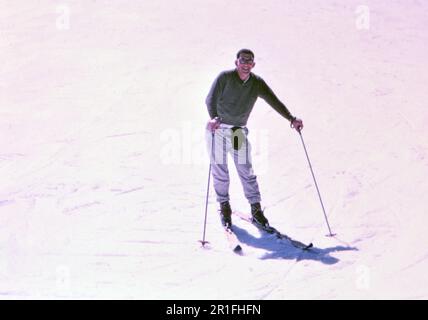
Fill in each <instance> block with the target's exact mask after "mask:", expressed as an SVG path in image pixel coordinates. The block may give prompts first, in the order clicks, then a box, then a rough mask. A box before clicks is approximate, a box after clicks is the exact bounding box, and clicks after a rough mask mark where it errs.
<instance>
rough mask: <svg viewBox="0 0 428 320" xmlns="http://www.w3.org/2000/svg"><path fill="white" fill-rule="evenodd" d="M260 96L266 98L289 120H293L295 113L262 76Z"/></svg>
mask: <svg viewBox="0 0 428 320" xmlns="http://www.w3.org/2000/svg"><path fill="white" fill-rule="evenodd" d="M259 97H260V98H262V99H263V100H265V101H266V102H267V103H268V104H269V105H270V106H271V107H272V108H273V109H275V110H276V111H277V112H278V113H279V114H280V115H282V116H283V117H284V118H286V119H287V120H289V121H291V120H293V118H294V117H293V115H292V114H291V112H290V111H289V110H288V109H287V107H286V106H285V105H284V104H283V103H282V102H281V101H280V100H279V99H278V98H277V96H276V95H275V93H274V92H273V91H272V89H271V88H270V87H269V86H268V85H267V84H266V82H265V81H264V80H263V79H261V78H260V87H259Z"/></svg>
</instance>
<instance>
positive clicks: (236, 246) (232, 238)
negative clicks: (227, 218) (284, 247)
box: [224, 211, 313, 255]
mask: <svg viewBox="0 0 428 320" xmlns="http://www.w3.org/2000/svg"><path fill="white" fill-rule="evenodd" d="M233 214H234V215H236V216H237V217H239V218H241V219H242V220H244V221H247V222H249V223H251V224H253V225H254V226H256V227H257V228H258V229H259V230H261V231H264V232H266V233H269V234H274V235H275V236H276V237H277V238H278V239H282V240H287V241H288V242H289V243H290V244H291V245H292V246H294V247H295V248H298V249H301V250H304V251H308V250H310V249H311V248H312V247H313V244H312V243H309V244H304V243H302V242H300V241H297V240H294V239H292V238H291V237H289V236H288V235H286V234H283V233H281V232H279V231H278V230H277V229H275V228H274V227H271V226H263V225H260V224H258V223H257V222H255V221H254V219H253V217H251V216H250V215H248V214H245V213H242V212H239V211H235V212H233ZM224 230H225V233H226V238H227V240H228V242H229V245H230V248H231V249H232V251H233V252H234V253H236V254H240V255H242V254H243V252H242V246H241V244H240V242H239V240H238V238H237V236H236V234H235V233H234V232H233V229H232V227H229V226H228V227H225V229H224Z"/></svg>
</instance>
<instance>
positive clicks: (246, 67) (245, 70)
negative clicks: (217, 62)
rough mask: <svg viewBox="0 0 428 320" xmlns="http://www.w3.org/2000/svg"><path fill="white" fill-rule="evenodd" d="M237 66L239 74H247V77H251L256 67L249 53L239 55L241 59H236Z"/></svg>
mask: <svg viewBox="0 0 428 320" xmlns="http://www.w3.org/2000/svg"><path fill="white" fill-rule="evenodd" d="M235 64H236V67H237V69H238V72H240V73H241V74H245V75H249V74H250V72H251V70H252V69H253V68H254V66H255V65H256V64H255V63H254V58H253V56H252V55H251V54H247V53H241V54H240V55H239V58H238V59H236V62H235Z"/></svg>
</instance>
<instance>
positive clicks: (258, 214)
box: [251, 202, 269, 228]
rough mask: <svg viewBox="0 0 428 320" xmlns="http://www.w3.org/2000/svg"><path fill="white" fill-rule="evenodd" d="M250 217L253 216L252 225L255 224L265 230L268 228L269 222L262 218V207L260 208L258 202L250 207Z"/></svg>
mask: <svg viewBox="0 0 428 320" xmlns="http://www.w3.org/2000/svg"><path fill="white" fill-rule="evenodd" d="M251 215H252V216H253V222H254V223H256V224H258V225H260V226H262V227H265V228H268V227H269V221H268V219H266V217H265V216H264V214H263V210H262V207H261V206H260V203H259V202H257V203H253V204H252V205H251Z"/></svg>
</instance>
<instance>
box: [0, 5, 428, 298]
mask: <svg viewBox="0 0 428 320" xmlns="http://www.w3.org/2000/svg"><path fill="white" fill-rule="evenodd" d="M360 4H361V3H360V2H358V1H348V2H346V3H343V2H341V1H338V0H328V1H324V0H323V1H321V0H316V1H310V3H309V1H299V2H295V1H275V0H270V1H265V2H263V3H261V2H260V3H251V4H250V5H246V6H242V4H240V3H238V2H237V3H235V2H230V1H229V2H228V1H217V2H211V3H205V4H204V5H203V6H201V5H200V3H199V2H196V0H189V1H186V3H185V4H183V3H182V2H179V1H175V0H173V1H168V2H164V1H151V0H150V1H144V2H141V3H135V2H121V3H120V4H118V3H114V2H111V1H108V0H103V1H97V2H93V3H88V2H85V1H74V2H73V3H70V4H68V6H69V8H70V16H69V25H68V28H66V29H61V25H59V26H58V25H57V23H60V22H61V21H64V20H61V21H59V20H57V19H58V18H59V16H60V13H58V12H57V11H56V9H57V6H58V4H57V3H56V2H54V1H51V0H43V1H38V2H37V3H36V2H34V1H29V2H27V3H26V5H25V6H23V4H22V3H7V4H6V3H4V4H3V3H2V4H0V30H2V37H1V39H2V40H1V41H0V58H2V61H6V62H7V63H4V64H3V65H2V66H1V67H0V69H1V74H2V80H1V81H0V87H1V90H0V150H1V151H0V176H1V177H2V178H1V180H2V184H1V185H0V299H33V298H37V299H103V298H107V299H111V298H113V299H116V298H117V299H136V298H137V299H289V298H297V299H307V298H309V299H338V298H339V299H342V298H345V299H346V298H356V299H370V298H373V299H378V298H393V299H403V298H404V299H412V298H416V299H426V298H427V297H428V292H427V289H426V288H427V287H428V283H427V280H426V279H425V278H423V277H422V278H421V277H420V275H421V274H424V273H425V270H426V269H427V266H428V265H427V263H428V262H427V257H428V251H427V249H425V248H424V247H423V246H422V247H421V245H420V244H421V243H426V242H427V235H426V230H425V229H426V227H425V226H426V221H427V218H426V209H425V207H426V206H425V203H424V199H425V195H426V191H427V190H428V183H427V181H426V177H427V176H428V157H427V153H428V143H427V140H426V138H425V137H426V130H427V129H426V123H427V122H428V112H427V111H426V108H425V106H424V104H425V101H427V99H428V90H427V88H426V83H428V76H427V75H426V73H425V72H423V71H424V70H426V69H427V67H428V60H427V58H426V56H427V54H426V52H427V48H426V43H428V39H427V38H428V33H427V32H424V31H426V29H427V28H428V25H427V19H426V12H427V9H428V5H427V4H426V3H425V2H422V1H413V2H411V3H409V2H408V1H404V0H394V1H389V2H388V3H384V2H382V1H375V0H371V1H368V2H367V8H368V9H369V10H370V28H369V29H368V30H365V29H358V28H357V27H356V22H357V16H356V9H357V7H358V6H359V5H360ZM237 14H239V15H240V16H242V15H244V16H248V17H251V19H248V20H247V19H242V20H239V21H237V20H236V18H235V17H236V15H237ZM189 17H192V19H191V20H192V21H190V20H189V19H188V18H189ZM219 19H220V20H221V21H218V20H219ZM195 25H198V28H196V29H195V28H194V26H195ZM267 35H270V36H267ZM273 38H275V41H272V39H273ZM207 39H209V41H208V40H207ZM241 47H250V48H252V49H254V51H255V54H256V62H257V66H256V68H255V69H254V72H255V73H256V74H259V75H261V76H262V77H263V78H264V79H265V80H266V81H267V82H268V84H269V85H270V86H271V87H272V88H273V89H274V91H275V93H276V94H277V95H278V96H279V97H280V99H281V100H283V101H284V102H285V103H286V105H287V106H289V108H290V110H291V111H292V112H293V113H294V114H296V115H298V116H299V117H301V118H303V120H304V122H305V129H304V131H303V136H304V139H305V143H306V144H307V147H308V153H309V156H310V157H311V161H312V165H313V169H314V172H315V175H316V177H317V181H318V184H319V187H320V191H321V194H322V196H323V201H324V202H325V206H326V209H327V214H328V217H329V220H330V223H331V226H332V229H333V232H334V233H337V235H336V236H335V237H325V234H326V233H327V231H326V230H327V229H326V225H325V222H324V218H323V213H322V210H321V208H320V204H319V201H318V197H317V193H316V189H315V186H314V184H313V181H312V177H311V175H310V171H309V167H308V164H307V160H306V158H305V156H304V153H303V150H302V146H301V143H300V141H299V138H298V135H297V134H295V133H294V132H293V131H292V130H290V129H289V128H288V125H287V124H286V123H285V122H284V120H283V119H281V118H280V117H279V116H278V115H277V114H276V112H275V111H274V110H272V109H271V108H270V107H269V106H267V105H266V103H265V102H263V101H262V100H259V101H258V102H257V104H256V106H255V108H254V110H253V113H252V116H251V117H250V120H249V123H248V127H249V129H250V137H251V139H252V143H253V151H254V153H253V157H254V159H253V160H254V166H255V172H256V173H257V174H258V180H259V183H260V188H261V191H262V197H263V203H262V205H263V206H265V207H266V214H267V216H268V218H269V221H270V222H271V224H272V225H273V226H275V227H276V228H278V230H280V231H281V232H284V233H287V234H290V236H292V237H293V238H294V237H295V238H296V239H297V240H301V241H302V242H313V243H314V246H315V247H314V249H313V252H303V251H301V250H298V249H296V248H294V247H292V246H291V245H289V244H288V243H286V242H284V241H278V240H277V239H276V238H275V237H274V236H268V235H264V234H261V233H260V232H259V231H258V230H256V229H255V228H254V227H253V226H251V225H249V224H248V223H245V222H243V221H239V220H238V219H237V218H235V219H234V224H235V229H236V234H237V236H238V239H239V240H240V241H241V243H242V246H243V250H244V253H245V255H244V256H242V257H240V256H236V255H234V254H233V253H232V252H231V250H230V249H229V247H228V244H227V241H226V239H225V237H224V234H223V232H222V229H221V226H220V222H219V217H218V213H217V208H216V203H215V197H214V195H213V192H212V189H211V197H210V199H209V215H208V221H207V240H208V241H209V242H210V246H209V247H210V248H209V249H202V248H200V245H199V243H198V240H200V239H201V237H202V227H203V226H202V224H203V218H204V217H203V213H204V204H205V203H204V201H205V192H206V190H205V188H206V179H207V177H206V175H207V170H208V166H207V165H208V161H207V155H206V149H205V142H204V126H205V121H206V120H207V117H208V116H207V112H206V108H205V106H204V99H205V96H206V94H207V92H208V90H209V87H210V85H211V83H212V81H213V80H214V78H215V76H216V75H217V74H218V73H219V72H220V71H222V70H226V69H231V68H233V62H234V54H235V52H236V51H237V50H238V49H240V48H241ZM296 53H298V54H296ZM267 123H269V126H266V124H267ZM168 139H169V140H168ZM230 171H231V172H230V174H231V181H232V182H231V186H230V194H231V202H232V206H233V208H234V209H235V210H240V211H243V212H245V211H247V210H248V209H249V208H248V207H249V206H248V204H247V202H246V200H245V199H244V197H243V194H242V188H241V186H240V184H239V179H238V177H237V175H236V172H234V169H233V168H232V169H231V170H230ZM211 188H212V186H211Z"/></svg>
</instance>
